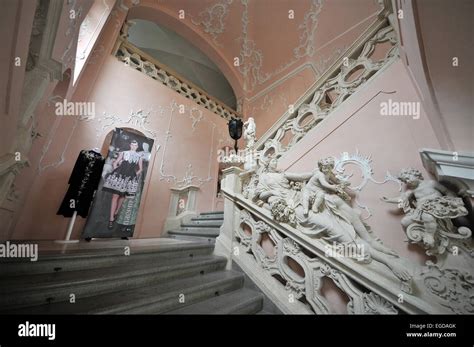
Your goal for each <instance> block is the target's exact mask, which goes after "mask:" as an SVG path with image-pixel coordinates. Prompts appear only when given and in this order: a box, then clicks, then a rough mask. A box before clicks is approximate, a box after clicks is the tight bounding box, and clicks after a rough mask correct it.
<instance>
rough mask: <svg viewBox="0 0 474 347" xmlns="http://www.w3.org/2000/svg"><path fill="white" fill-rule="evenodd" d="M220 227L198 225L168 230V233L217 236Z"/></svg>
mask: <svg viewBox="0 0 474 347" xmlns="http://www.w3.org/2000/svg"><path fill="white" fill-rule="evenodd" d="M219 231H220V228H200V227H192V228H189V227H186V228H179V229H175V230H169V231H168V234H169V235H183V236H199V237H217V236H219Z"/></svg>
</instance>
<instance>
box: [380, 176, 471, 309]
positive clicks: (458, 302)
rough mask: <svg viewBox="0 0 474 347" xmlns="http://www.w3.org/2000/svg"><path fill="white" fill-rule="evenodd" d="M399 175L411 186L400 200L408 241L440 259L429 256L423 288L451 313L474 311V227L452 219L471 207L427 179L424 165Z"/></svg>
mask: <svg viewBox="0 0 474 347" xmlns="http://www.w3.org/2000/svg"><path fill="white" fill-rule="evenodd" d="M398 178H399V179H400V181H401V182H403V183H405V184H406V187H407V189H406V190H405V191H404V192H403V193H402V194H401V195H400V197H397V198H385V197H383V198H382V200H383V201H385V202H389V203H396V204H398V207H399V208H400V209H402V210H403V212H404V213H405V216H404V217H403V218H402V220H401V224H402V226H403V229H404V230H405V233H406V235H407V237H408V241H409V242H410V243H413V244H416V245H419V246H420V247H422V248H423V249H424V250H425V252H426V254H427V255H431V256H434V257H436V263H433V262H432V261H427V262H426V265H425V266H424V267H423V268H422V270H421V272H420V275H419V277H420V282H419V283H420V288H421V290H423V291H427V292H429V293H431V294H432V295H434V297H435V299H434V300H435V301H437V302H439V303H440V304H441V305H442V306H444V307H446V308H448V309H450V310H451V312H452V313H458V314H466V313H469V314H473V313H474V278H473V276H474V271H473V269H474V247H473V241H472V231H471V229H469V228H467V227H465V226H459V227H458V226H456V225H455V223H454V220H455V219H456V218H459V217H463V216H466V215H467V214H468V210H467V208H466V206H465V205H464V202H463V200H462V199H461V198H459V197H456V195H455V193H454V192H452V191H450V190H449V189H448V188H446V187H445V186H443V185H441V184H440V183H438V182H437V181H434V180H424V179H423V176H422V174H421V172H420V171H418V170H416V169H403V170H402V171H401V172H400V174H399V176H398Z"/></svg>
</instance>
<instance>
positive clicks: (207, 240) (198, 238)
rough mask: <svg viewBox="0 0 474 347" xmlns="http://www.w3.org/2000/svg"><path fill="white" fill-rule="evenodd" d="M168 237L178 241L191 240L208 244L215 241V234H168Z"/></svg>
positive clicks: (212, 243)
mask: <svg viewBox="0 0 474 347" xmlns="http://www.w3.org/2000/svg"><path fill="white" fill-rule="evenodd" d="M168 237H170V238H172V239H176V240H180V241H193V242H201V243H205V244H208V245H214V244H215V243H216V237H215V236H188V235H186V234H183V235H180V234H176V235H169V236H168Z"/></svg>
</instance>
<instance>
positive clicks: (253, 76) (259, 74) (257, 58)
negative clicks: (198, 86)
mask: <svg viewBox="0 0 474 347" xmlns="http://www.w3.org/2000/svg"><path fill="white" fill-rule="evenodd" d="M241 2H242V5H243V7H244V9H243V11H242V19H241V22H242V37H241V42H242V44H241V50H240V59H241V64H240V67H239V71H240V72H241V74H242V75H243V76H244V90H245V91H246V92H250V91H252V90H253V89H254V88H255V87H256V86H258V85H262V84H264V83H265V82H267V81H269V80H270V79H271V78H273V77H275V76H276V75H278V74H280V73H282V72H283V71H285V70H287V69H288V68H289V67H290V66H292V65H294V64H295V63H296V62H297V61H299V60H300V59H302V58H304V57H306V56H312V55H313V54H314V52H315V47H314V34H315V32H316V28H317V25H318V16H319V14H320V12H321V9H322V6H323V2H322V0H312V1H311V7H310V9H309V10H308V12H307V13H306V14H305V17H304V21H303V23H302V24H300V26H299V27H298V29H299V30H300V31H301V34H300V36H299V39H298V40H299V41H298V42H299V44H298V46H296V47H295V48H294V49H293V59H291V60H290V61H289V62H287V63H285V64H282V65H281V66H280V67H278V68H277V69H275V70H274V71H272V72H268V73H265V72H263V71H262V70H263V60H264V56H263V53H262V51H261V50H259V49H258V48H257V45H256V43H255V41H254V40H252V39H250V38H249V32H248V31H249V30H248V26H249V22H250V21H249V11H248V5H249V0H241Z"/></svg>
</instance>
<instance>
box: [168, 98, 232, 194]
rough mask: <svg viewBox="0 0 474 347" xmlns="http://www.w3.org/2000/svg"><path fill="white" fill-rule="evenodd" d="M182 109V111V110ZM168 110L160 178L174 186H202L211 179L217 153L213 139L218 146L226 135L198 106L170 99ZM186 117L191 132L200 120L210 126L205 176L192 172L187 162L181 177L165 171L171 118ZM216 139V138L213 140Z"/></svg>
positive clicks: (171, 135) (170, 136) (224, 139)
mask: <svg viewBox="0 0 474 347" xmlns="http://www.w3.org/2000/svg"><path fill="white" fill-rule="evenodd" d="M183 111H184V112H183ZM169 112H170V118H169V122H168V128H167V130H166V132H165V140H164V144H163V156H162V159H161V163H160V170H159V172H160V180H165V181H166V182H170V183H171V182H173V183H174V184H175V185H176V186H178V187H181V186H185V185H189V184H196V185H198V186H202V185H203V184H206V183H208V182H211V181H212V180H213V178H212V177H213V172H212V164H213V162H214V161H213V156H215V157H217V153H216V152H215V151H214V149H213V148H212V146H213V144H214V142H215V141H217V143H218V146H217V147H220V146H221V144H223V143H224V142H225V141H226V139H227V137H226V136H225V134H224V133H223V132H222V131H220V130H219V129H218V127H217V125H216V124H215V123H214V122H213V121H211V120H209V119H207V117H204V116H203V114H202V111H201V110H199V109H198V108H195V107H185V106H184V105H178V103H177V102H176V101H174V100H173V101H172V102H171V104H170V106H169ZM182 116H184V117H188V118H189V120H190V121H191V124H190V126H191V129H190V131H191V132H194V131H195V129H196V126H197V124H198V123H200V122H206V123H208V125H209V126H210V128H211V148H210V150H209V159H208V171H207V176H201V177H199V176H198V175H196V174H195V173H194V168H193V166H192V164H189V163H188V164H187V165H186V171H185V173H184V174H183V176H182V177H178V175H176V174H173V173H168V172H167V171H166V162H167V161H169V158H167V157H166V154H167V152H168V149H169V146H170V139H171V138H172V137H173V134H172V130H171V128H172V123H173V119H174V118H175V117H182ZM215 139H216V140H215Z"/></svg>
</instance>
